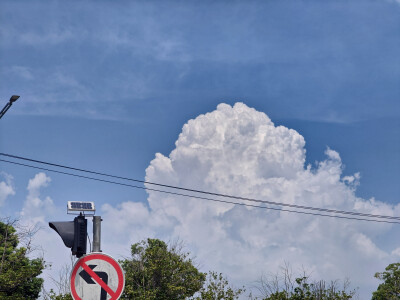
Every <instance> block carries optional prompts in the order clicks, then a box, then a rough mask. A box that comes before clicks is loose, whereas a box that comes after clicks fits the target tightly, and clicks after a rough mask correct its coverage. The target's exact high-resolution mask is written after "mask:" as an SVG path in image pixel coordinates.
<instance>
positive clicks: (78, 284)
mask: <svg viewBox="0 0 400 300" xmlns="http://www.w3.org/2000/svg"><path fill="white" fill-rule="evenodd" d="M78 271H79V272H78ZM124 277H125V276H124V272H123V270H122V268H121V266H120V265H119V263H118V262H117V261H116V260H115V259H114V258H112V257H111V256H109V255H107V254H104V253H93V254H89V255H86V256H84V257H82V258H81V259H79V260H78V261H77V262H76V263H75V266H74V268H73V269H72V273H71V282H70V288H71V296H72V298H73V299H74V300H87V299H96V300H97V299H100V300H117V299H119V297H121V294H122V292H123V290H124V287H125V278H124ZM94 288H97V289H96V290H97V291H99V288H100V289H101V292H100V298H98V297H95V296H94V293H93V289H94Z"/></svg>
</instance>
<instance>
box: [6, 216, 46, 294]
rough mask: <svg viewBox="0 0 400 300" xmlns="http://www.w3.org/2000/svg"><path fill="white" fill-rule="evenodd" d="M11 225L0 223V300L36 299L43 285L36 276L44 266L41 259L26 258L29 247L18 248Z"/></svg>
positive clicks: (16, 238)
mask: <svg viewBox="0 0 400 300" xmlns="http://www.w3.org/2000/svg"><path fill="white" fill-rule="evenodd" d="M13 224H14V223H12V222H7V223H3V222H0V299H4V300H6V299H10V300H11V299H12V300H20V299H21V300H26V299H37V298H38V296H39V293H40V290H41V287H42V284H43V279H42V278H38V277H37V276H38V275H40V274H41V273H42V270H43V269H44V267H45V264H44V261H43V259H42V258H36V259H29V258H28V257H27V253H28V251H29V246H28V247H19V248H18V244H19V237H18V234H17V232H16V230H15V228H14V227H13ZM28 245H29V244H28Z"/></svg>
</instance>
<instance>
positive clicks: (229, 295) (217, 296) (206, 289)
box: [193, 272, 245, 300]
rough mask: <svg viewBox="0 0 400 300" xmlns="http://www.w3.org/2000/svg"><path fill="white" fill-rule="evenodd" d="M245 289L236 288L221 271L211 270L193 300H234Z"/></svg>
mask: <svg viewBox="0 0 400 300" xmlns="http://www.w3.org/2000/svg"><path fill="white" fill-rule="evenodd" d="M244 291H245V290H244V289H235V288H233V287H230V286H229V282H228V280H227V279H226V278H224V277H223V275H222V274H221V273H219V274H218V273H217V272H209V273H208V276H207V282H206V283H205V285H204V286H203V287H202V288H201V289H200V291H199V295H198V296H196V297H194V298H193V300H234V299H238V298H239V296H240V295H241V294H242V293H244Z"/></svg>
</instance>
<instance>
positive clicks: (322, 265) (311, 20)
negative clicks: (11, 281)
mask: <svg viewBox="0 0 400 300" xmlns="http://www.w3.org/2000/svg"><path fill="white" fill-rule="evenodd" d="M399 15H400V3H399V2H398V1H391V0H379V1H378V0H376V1H359V0H357V1H324V2H321V1H201V2H199V1H118V2H110V1H89V0H87V1H79V2H78V1H70V2H68V3H66V2H65V1H18V2H16V1H7V0H5V1H2V2H1V3H0V62H1V64H0V82H1V84H0V101H1V102H2V103H1V102H0V105H1V106H3V105H5V104H6V103H7V101H8V99H9V97H10V96H11V95H13V94H17V95H20V96H21V98H20V99H19V100H18V101H17V102H15V104H14V105H13V106H12V107H11V108H10V110H9V111H8V112H7V113H6V115H5V116H4V117H3V118H2V119H1V120H0V149H1V152H3V153H8V154H14V155H20V156H24V157H28V158H33V159H38V160H43V161H48V162H53V163H60V164H65V165H69V166H73V167H78V168H84V169H89V170H94V171H100V172H105V173H110V174H114V175H119V176H124V177H129V178H135V179H139V180H144V179H146V180H148V181H152V182H158V183H166V184H173V185H177V186H182V187H186V188H195V189H202V190H207V191H211V192H217V193H225V194H231V195H235V196H243V197H252V198H260V199H265V200H270V201H277V202H285V203H290V204H297V205H308V206H315V207H326V208H334V209H343V210H350V211H357V212H365V213H379V214H385V215H393V216H400V205H399V203H400V187H399V184H398V179H399V177H400V154H399V153H400V135H399V130H400V118H399V117H400V102H399V97H400V79H399V78H400V55H399V53H400V35H399V32H400V18H399ZM0 173H1V174H0V217H3V218H4V217H9V216H10V217H13V218H19V219H20V222H22V223H23V224H29V225H31V226H38V227H40V228H42V229H41V230H40V231H39V232H38V233H37V234H36V236H35V242H36V244H37V245H39V246H40V247H41V248H42V250H41V253H40V254H41V255H43V256H44V258H45V259H46V261H48V262H50V263H51V264H52V267H51V269H48V270H46V272H45V274H44V275H43V276H44V277H45V278H48V277H49V276H56V274H57V273H58V272H59V271H60V270H61V268H62V266H63V265H64V264H65V263H66V262H68V261H69V252H70V251H69V249H67V248H65V247H64V246H63V244H62V242H61V240H60V238H59V237H58V236H57V234H56V233H55V232H54V231H52V230H51V229H50V228H48V224H47V223H48V222H49V221H62V220H65V221H67V220H72V216H70V215H67V214H66V203H67V201H94V202H95V204H96V207H97V213H98V214H99V215H101V216H102V217H103V220H104V221H103V228H102V230H103V235H102V248H103V251H104V252H105V253H109V254H111V255H113V256H114V257H116V258H121V257H124V256H127V255H128V254H129V245H130V244H132V243H135V242H138V241H140V240H142V239H146V238H148V237H156V238H161V239H163V240H166V241H173V240H176V239H178V238H179V239H181V240H183V241H184V243H185V245H187V250H188V251H190V252H191V253H192V254H193V256H195V257H196V260H198V263H199V265H200V266H201V269H202V271H207V270H211V269H212V270H216V271H219V272H223V273H224V274H225V275H226V276H228V278H229V279H230V280H231V281H232V282H233V283H234V284H235V285H237V286H242V285H247V286H250V285H252V284H254V282H255V281H257V280H258V279H259V278H260V276H261V275H263V274H268V273H275V272H277V271H279V268H280V266H282V265H283V264H284V263H285V262H288V263H290V264H291V265H292V266H293V269H294V270H295V271H296V270H298V269H299V268H301V267H304V268H305V269H307V270H309V271H310V272H311V273H312V276H313V277H315V278H316V279H326V280H331V279H344V278H346V277H349V278H350V280H351V282H352V286H353V287H354V288H358V293H359V295H360V297H361V299H368V298H369V295H370V294H371V292H372V291H373V290H375V289H376V287H377V286H378V284H379V281H377V280H376V279H374V278H373V276H374V274H375V272H378V271H383V270H384V268H385V267H386V266H387V265H388V264H389V263H391V262H396V261H399V257H400V242H399V241H398V239H396V238H395V237H396V236H398V233H399V225H388V224H374V223H367V222H360V221H349V220H348V221H346V220H340V219H331V218H323V217H315V216H303V215H297V214H293V213H285V212H276V211H275V212H274V211H269V210H264V209H252V208H244V207H240V206H238V205H231V204H221V203H212V202H207V201H202V200H199V199H194V198H183V197H172V196H170V195H163V194H159V193H156V192H151V191H149V192H147V193H146V192H145V191H144V190H143V189H133V188H129V187H122V186H117V185H111V184H106V183H100V182H94V181H90V180H84V179H82V178H74V177H69V176H65V175H61V174H56V173H52V172H49V171H40V170H35V169H30V168H26V167H21V166H15V165H11V164H7V163H5V162H0ZM90 223H91V222H89V225H90ZM90 230H91V229H90ZM47 282H50V281H49V280H47ZM46 284H47V285H46V288H49V287H50V286H51V284H50V283H46Z"/></svg>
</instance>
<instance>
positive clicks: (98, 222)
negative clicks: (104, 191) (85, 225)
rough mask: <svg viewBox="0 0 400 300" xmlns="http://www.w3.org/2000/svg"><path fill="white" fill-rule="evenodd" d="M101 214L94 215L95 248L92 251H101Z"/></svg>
mask: <svg viewBox="0 0 400 300" xmlns="http://www.w3.org/2000/svg"><path fill="white" fill-rule="evenodd" d="M101 221H102V220H101V216H93V249H92V252H101V248H100V242H101Z"/></svg>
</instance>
